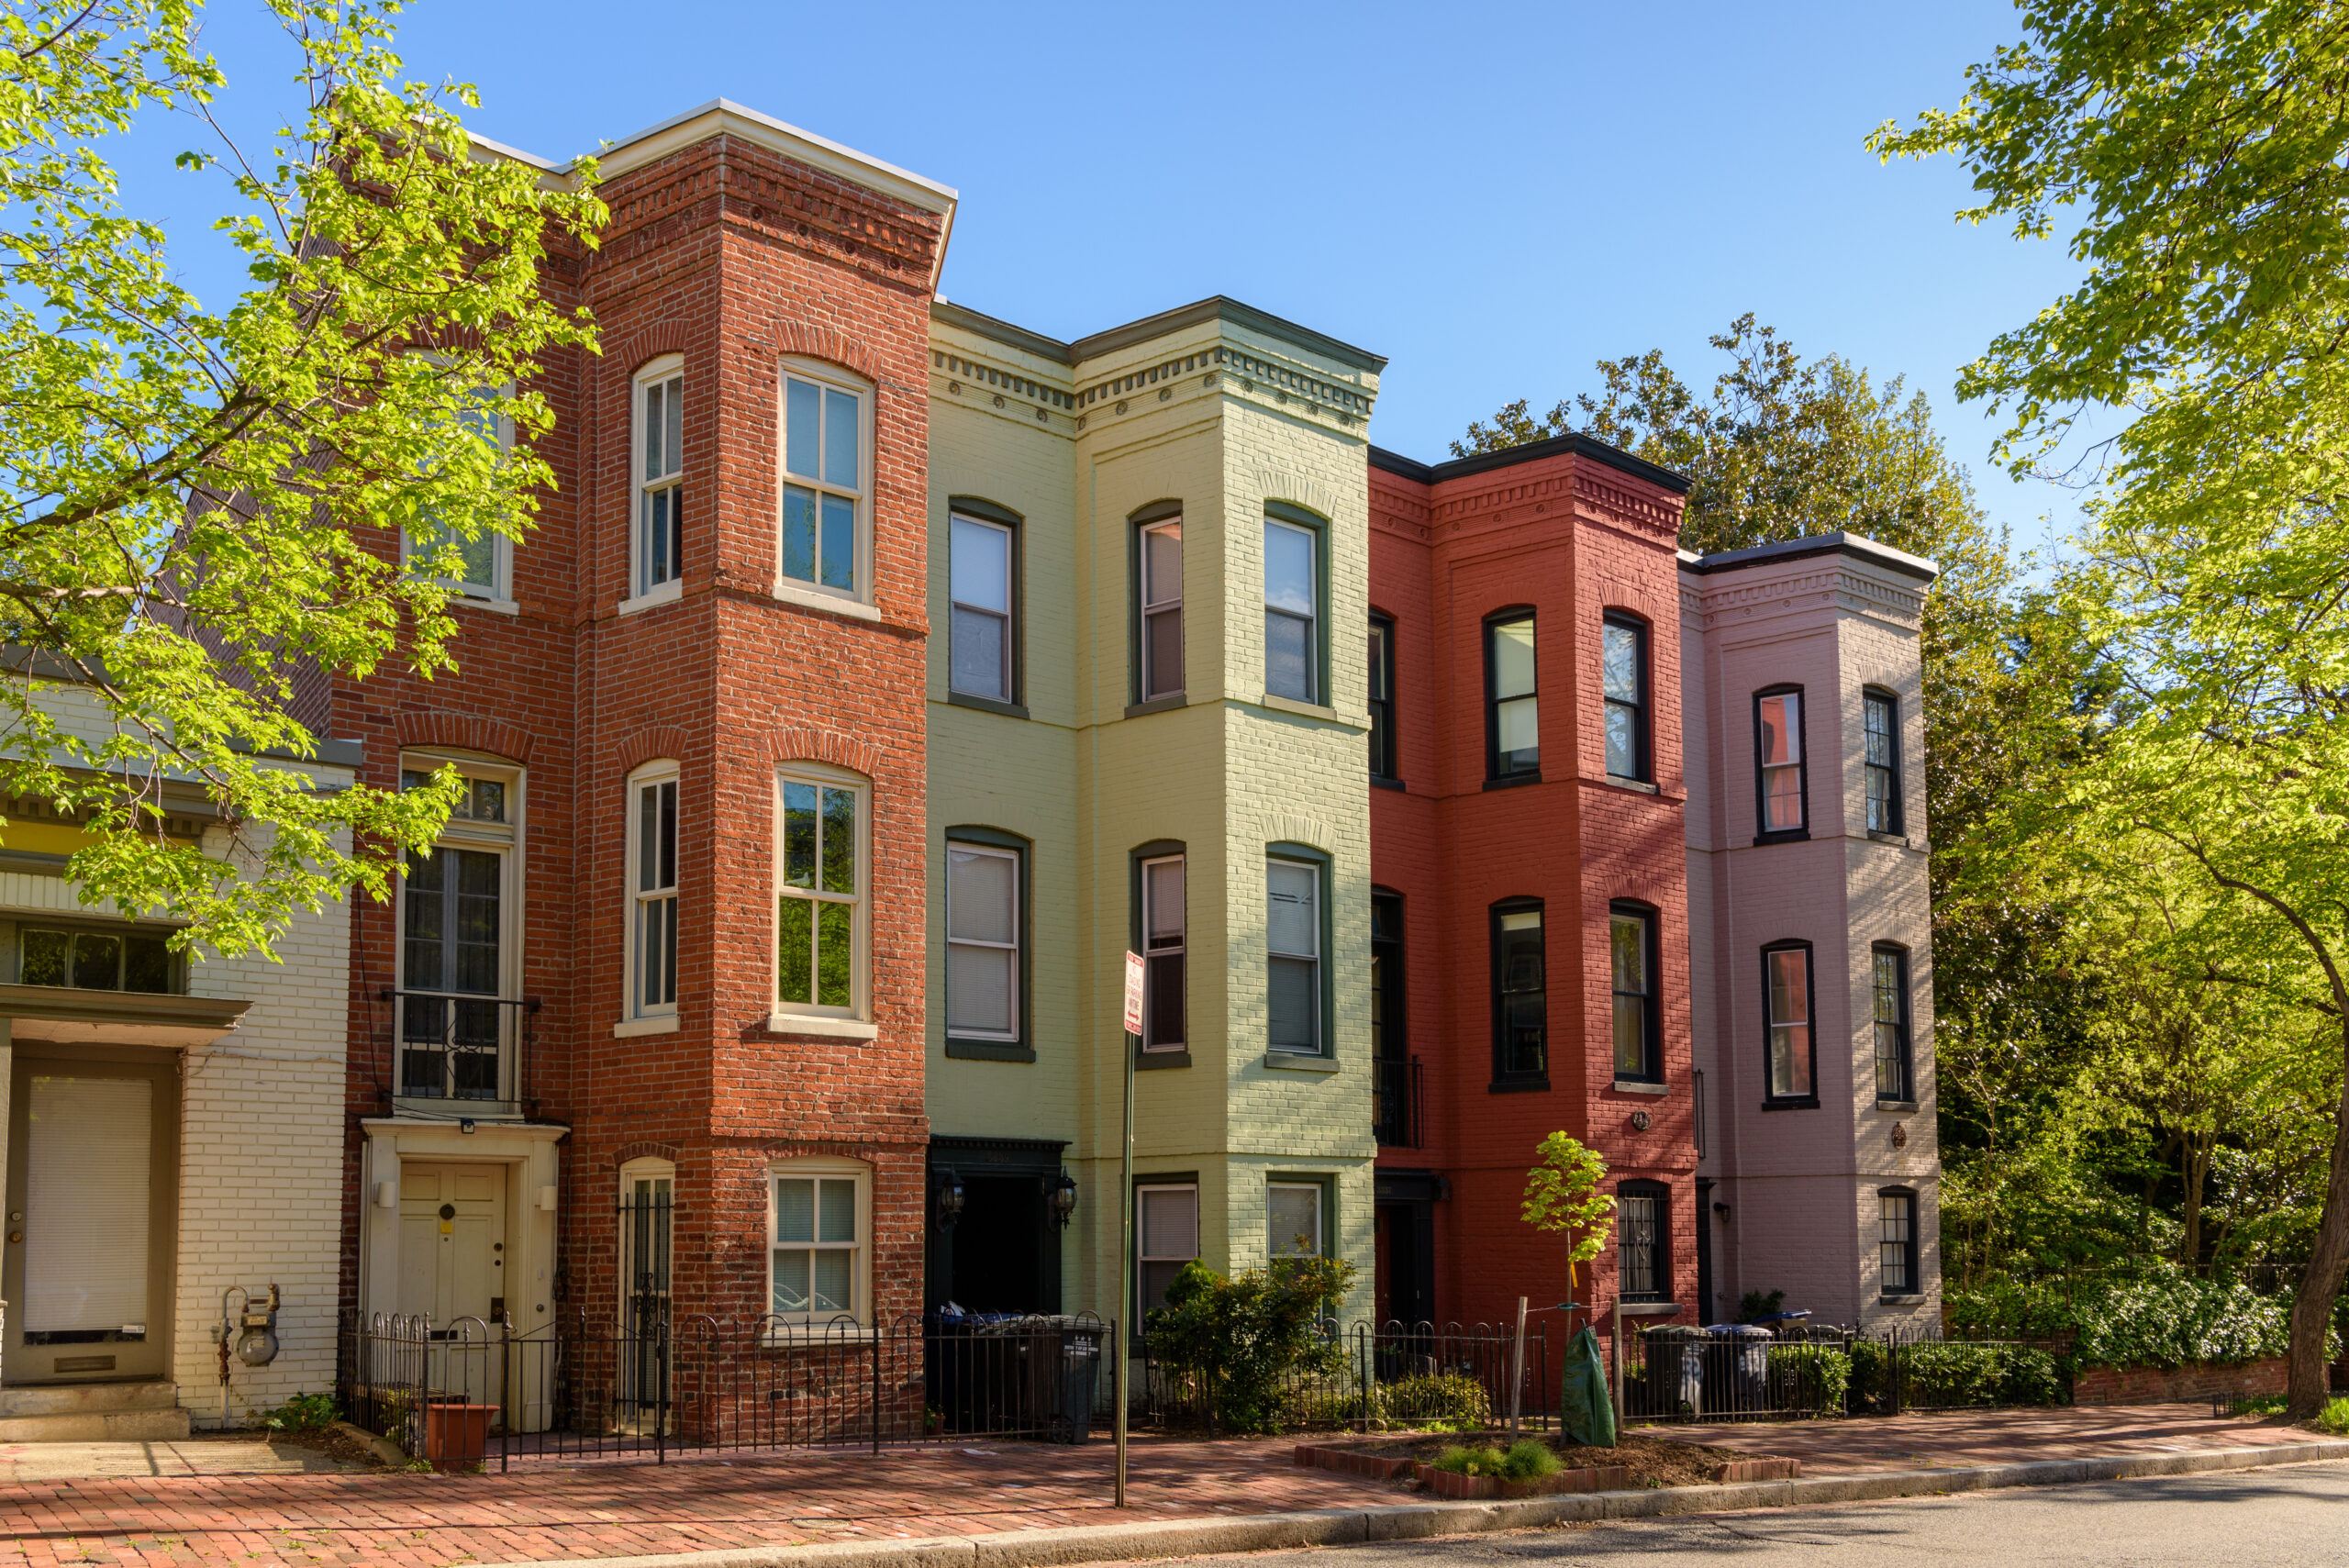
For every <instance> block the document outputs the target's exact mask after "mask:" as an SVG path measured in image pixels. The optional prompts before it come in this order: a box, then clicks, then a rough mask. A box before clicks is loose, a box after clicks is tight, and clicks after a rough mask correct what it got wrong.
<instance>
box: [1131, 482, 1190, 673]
mask: <svg viewBox="0 0 2349 1568" xmlns="http://www.w3.org/2000/svg"><path fill="white" fill-rule="evenodd" d="M1140 549H1141V627H1140V632H1141V638H1140V642H1141V700H1142V701H1143V702H1154V701H1156V700H1157V699H1158V698H1160V697H1167V696H1180V695H1182V693H1183V519H1182V518H1180V517H1171V518H1169V519H1167V520H1166V521H1164V522H1161V523H1152V524H1150V525H1148V526H1147V527H1145V528H1143V529H1142V530H1141V545H1140Z"/></svg>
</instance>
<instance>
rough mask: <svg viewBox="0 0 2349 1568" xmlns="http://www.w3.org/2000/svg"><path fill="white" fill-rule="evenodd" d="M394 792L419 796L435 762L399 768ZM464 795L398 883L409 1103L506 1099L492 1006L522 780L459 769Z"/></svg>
mask: <svg viewBox="0 0 2349 1568" xmlns="http://www.w3.org/2000/svg"><path fill="white" fill-rule="evenodd" d="M403 762H404V765H403V767H402V770H401V773H400V785H401V787H402V788H403V789H414V788H417V787H419V786H421V785H422V784H425V783H426V782H427V781H428V780H429V778H430V776H431V773H433V772H435V771H437V769H438V766H439V765H440V759H439V758H432V757H415V756H411V757H409V758H406V759H403ZM459 766H460V768H461V771H462V773H463V776H462V781H461V782H462V793H461V794H460V795H459V796H458V800H457V805H456V806H455V807H454V809H452V810H451V812H450V813H449V820H448V823H447V825H446V826H445V827H444V828H442V830H441V837H440V842H439V843H437V844H435V845H433V846H432V847H431V848H430V849H428V850H424V851H415V852H411V853H410V854H409V855H408V857H407V861H406V871H405V874H403V875H402V877H401V879H400V972H399V986H398V989H399V991H400V993H401V995H400V1009H399V1011H400V1018H399V1032H400V1084H399V1090H398V1093H399V1094H401V1095H405V1096H406V1097H408V1098H411V1099H458V1100H496V1099H502V1098H505V1097H506V1095H505V1094H504V1087H505V1083H506V1076H507V1075H506V1073H505V1072H504V1062H503V1057H504V1050H503V1047H504V1043H505V1040H506V1037H507V1034H508V1033H509V1032H511V1025H510V1022H509V1020H508V1019H507V1018H506V1016H505V1015H506V1013H507V1008H505V1007H503V1006H500V1005H499V998H500V997H501V996H502V995H504V993H505V990H506V983H507V972H508V965H509V962H510V957H509V954H508V951H507V940H506V938H507V930H506V927H507V920H508V918H509V917H510V910H509V900H508V891H507V885H506V883H507V873H508V870H509V869H510V868H509V862H510V860H511V855H512V850H513V846H514V841H515V832H514V830H515V826H516V824H515V821H514V811H513V807H514V806H515V805H516V804H517V800H518V793H519V792H518V787H517V786H518V784H519V775H518V774H517V773H501V774H498V775H496V776H487V775H485V774H484V773H475V772H473V769H474V768H475V767H478V766H483V764H477V763H473V762H467V763H462V764H459Z"/></svg>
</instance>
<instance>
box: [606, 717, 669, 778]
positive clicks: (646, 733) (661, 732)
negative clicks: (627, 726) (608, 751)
mask: <svg viewBox="0 0 2349 1568" xmlns="http://www.w3.org/2000/svg"><path fill="white" fill-rule="evenodd" d="M685 747H686V738H685V730H684V729H683V728H679V727H678V726H676V725H674V724H655V725H651V726H649V727H647V728H643V729H640V730H638V731H637V732H636V733H635V734H633V735H630V736H629V737H628V738H627V739H626V740H622V741H621V742H620V745H619V752H618V758H617V761H618V762H619V767H620V772H621V773H634V772H635V771H636V770H637V769H639V768H640V767H642V766H644V764H645V763H647V762H651V761H652V760H653V759H655V758H661V757H665V758H668V759H669V760H671V761H673V762H684V761H685Z"/></svg>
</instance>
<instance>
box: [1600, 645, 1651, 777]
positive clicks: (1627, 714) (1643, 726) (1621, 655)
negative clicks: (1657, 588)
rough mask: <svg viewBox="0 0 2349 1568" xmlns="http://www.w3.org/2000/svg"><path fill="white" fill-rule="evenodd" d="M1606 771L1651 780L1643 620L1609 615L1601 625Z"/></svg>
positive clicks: (1601, 684)
mask: <svg viewBox="0 0 2349 1568" xmlns="http://www.w3.org/2000/svg"><path fill="white" fill-rule="evenodd" d="M1599 664H1600V673H1601V676H1602V679H1601V682H1600V686H1601V691H1602V699H1601V701H1602V706H1604V708H1605V710H1606V733H1607V776H1608V777H1609V778H1617V779H1631V780H1634V781H1637V782H1641V783H1647V782H1651V775H1652V765H1651V762H1650V751H1651V747H1652V741H1653V736H1652V733H1651V727H1650V725H1649V723H1648V690H1649V675H1648V628H1647V623H1646V622H1644V621H1641V620H1635V619H1633V618H1632V617H1630V616H1626V615H1620V614H1610V615H1609V616H1608V617H1606V619H1605V620H1604V621H1602V622H1601V623H1600V625H1599Z"/></svg>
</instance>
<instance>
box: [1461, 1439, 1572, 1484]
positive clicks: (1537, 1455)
mask: <svg viewBox="0 0 2349 1568" xmlns="http://www.w3.org/2000/svg"><path fill="white" fill-rule="evenodd" d="M1435 1468H1436V1469H1438V1470H1448V1471H1450V1472H1451V1473H1453V1474H1454V1475H1490V1476H1493V1477H1495V1478H1496V1479H1498V1480H1502V1481H1538V1480H1540V1479H1541V1478H1542V1476H1544V1475H1555V1474H1556V1473H1558V1472H1559V1471H1560V1470H1561V1469H1563V1468H1564V1466H1563V1465H1561V1464H1560V1463H1559V1462H1558V1456H1557V1455H1556V1454H1555V1453H1553V1452H1552V1451H1550V1445H1549V1444H1548V1443H1545V1442H1543V1441H1542V1440H1540V1439H1538V1438H1526V1439H1524V1440H1520V1441H1519V1442H1515V1443H1511V1444H1510V1445H1509V1446H1508V1448H1506V1449H1503V1448H1500V1447H1498V1446H1491V1447H1486V1448H1466V1447H1463V1446H1459V1445H1455V1446H1453V1447H1452V1448H1448V1449H1445V1450H1444V1451H1443V1452H1442V1453H1441V1454H1440V1455H1438V1456H1437V1457H1436V1461H1435Z"/></svg>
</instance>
